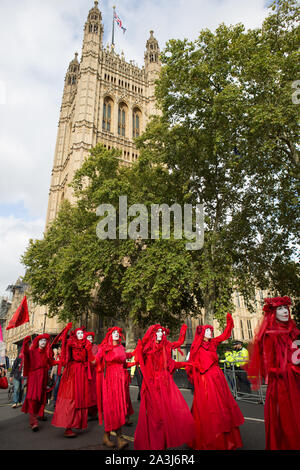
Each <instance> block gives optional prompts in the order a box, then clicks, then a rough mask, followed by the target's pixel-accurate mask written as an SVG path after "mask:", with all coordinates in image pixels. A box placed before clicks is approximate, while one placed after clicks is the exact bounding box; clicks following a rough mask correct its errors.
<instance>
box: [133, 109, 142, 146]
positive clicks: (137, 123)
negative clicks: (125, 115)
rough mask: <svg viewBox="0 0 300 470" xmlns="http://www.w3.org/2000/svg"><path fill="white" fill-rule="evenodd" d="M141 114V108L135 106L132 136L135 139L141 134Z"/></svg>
mask: <svg viewBox="0 0 300 470" xmlns="http://www.w3.org/2000/svg"><path fill="white" fill-rule="evenodd" d="M141 116H142V113H141V111H140V110H139V108H134V109H133V112H132V137H133V138H134V139H135V138H136V137H139V136H140V134H141V129H140V127H141Z"/></svg>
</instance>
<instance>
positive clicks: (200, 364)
mask: <svg viewBox="0 0 300 470" xmlns="http://www.w3.org/2000/svg"><path fill="white" fill-rule="evenodd" d="M207 328H211V329H213V328H212V326H210V325H205V326H201V327H198V328H197V332H196V336H195V339H194V341H193V344H192V346H191V353H190V359H189V362H191V363H192V367H188V368H187V373H188V377H189V379H190V380H191V382H192V383H193V385H194V400H193V405H192V415H193V417H194V420H195V427H196V435H195V438H194V439H193V440H191V441H190V442H189V443H188V445H189V446H190V447H192V448H193V449H199V450H200V449H201V450H234V449H237V448H238V447H242V441H241V436H240V431H239V426H241V425H242V424H243V422H244V418H243V415H242V413H241V411H240V409H239V407H238V405H237V404H236V402H235V400H234V398H233V396H232V394H231V391H230V389H229V387H228V385H227V382H226V379H225V377H224V374H223V372H222V371H221V369H220V367H219V365H218V354H217V347H218V345H219V344H220V343H221V342H223V341H225V340H226V339H228V338H229V337H230V335H231V331H232V329H233V320H232V317H231V315H230V314H228V315H227V325H226V328H225V330H224V332H223V333H222V334H221V335H220V336H218V337H216V338H212V339H210V340H208V341H204V333H205V330H206V329H207Z"/></svg>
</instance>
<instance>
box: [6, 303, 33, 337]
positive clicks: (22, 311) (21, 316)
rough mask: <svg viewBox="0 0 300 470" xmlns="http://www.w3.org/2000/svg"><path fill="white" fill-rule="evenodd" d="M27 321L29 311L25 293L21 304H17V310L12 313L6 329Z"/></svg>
mask: <svg viewBox="0 0 300 470" xmlns="http://www.w3.org/2000/svg"><path fill="white" fill-rule="evenodd" d="M27 322H29V313H28V305H27V299H26V295H24V297H23V300H22V302H21V304H20V305H19V307H18V309H17V311H16V312H15V313H14V315H13V317H12V318H11V320H10V322H9V324H8V327H7V328H6V329H7V330H10V329H11V328H16V327H17V326H20V325H23V324H24V323H27Z"/></svg>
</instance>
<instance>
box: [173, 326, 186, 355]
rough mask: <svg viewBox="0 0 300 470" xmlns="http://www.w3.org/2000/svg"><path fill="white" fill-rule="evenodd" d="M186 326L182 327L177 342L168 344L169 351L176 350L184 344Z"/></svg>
mask: <svg viewBox="0 0 300 470" xmlns="http://www.w3.org/2000/svg"><path fill="white" fill-rule="evenodd" d="M186 330H187V325H185V324H184V325H182V327H181V329H180V333H179V338H178V340H177V341H174V342H173V343H170V345H171V349H178V348H180V346H181V345H182V344H183V343H184V340H185V335H186Z"/></svg>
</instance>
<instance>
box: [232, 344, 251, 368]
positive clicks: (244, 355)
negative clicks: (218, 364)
mask: <svg viewBox="0 0 300 470" xmlns="http://www.w3.org/2000/svg"><path fill="white" fill-rule="evenodd" d="M234 349H235V351H234V353H233V357H234V361H235V367H239V368H240V367H243V366H244V365H245V364H246V363H247V362H248V360H249V353H248V350H247V349H246V348H244V346H243V344H242V343H240V342H237V343H236V344H235V346H234Z"/></svg>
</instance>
